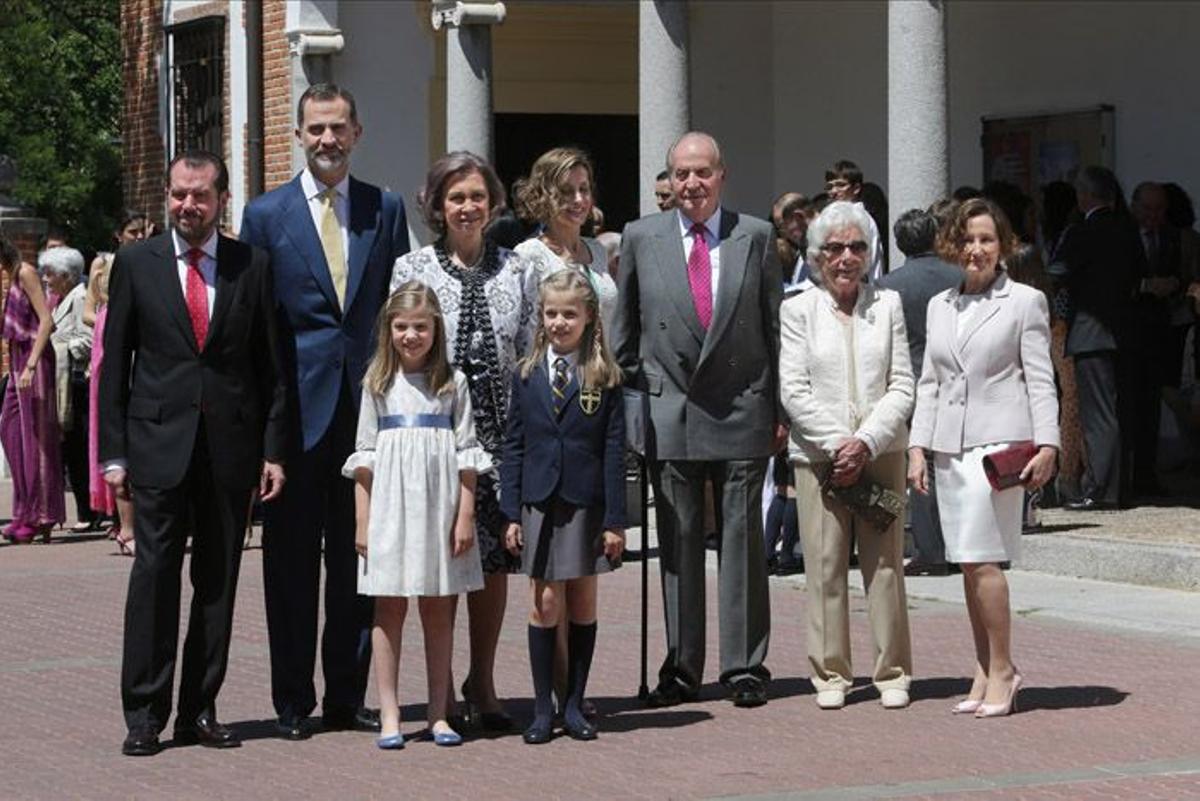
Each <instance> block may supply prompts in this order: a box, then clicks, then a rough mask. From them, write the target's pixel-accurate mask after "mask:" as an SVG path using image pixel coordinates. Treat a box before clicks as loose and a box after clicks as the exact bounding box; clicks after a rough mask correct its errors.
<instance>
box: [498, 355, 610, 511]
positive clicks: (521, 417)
mask: <svg viewBox="0 0 1200 801" xmlns="http://www.w3.org/2000/svg"><path fill="white" fill-rule="evenodd" d="M579 384H580V381H579V371H576V374H575V376H574V377H573V378H572V380H571V383H570V384H569V385H568V386H567V393H566V395H567V396H566V400H565V402H564V403H565V405H564V406H563V410H562V414H561V415H560V416H558V417H557V418H556V417H555V415H554V405H553V403H552V401H551V395H550V377H549V374H548V372H547V369H546V364H545V358H542V359H541V360H539V364H538V365H537V366H536V367H534V369H533V370H532V371H531V372H530V374H529V377H528V378H523V377H522V376H521V372H520V371H519V370H518V371H517V372H516V373H515V374H514V375H513V387H512V398H511V400H510V402H509V407H508V431H507V435H506V436H505V440H504V452H503V460H502V461H501V463H500V482H501V485H500V510H501V512H502V513H503V514H504V516H505V518H506V519H507V520H510V521H512V522H516V523H519V522H520V521H521V505H522V504H536V503H541V502H543V501H545V500H547V499H548V498H550V497H551V496H553V495H557V496H558V497H559V499H561V500H563V501H565V502H566V503H570V504H572V505H574V506H579V507H595V506H602V507H603V508H604V527H605V528H606V529H620V528H624V527H625V411H624V409H625V407H624V402H623V400H622V397H621V388H620V387H619V386H617V387H613V388H611V389H603V390H599V391H598V392H599V396H600V397H599V400H598V402H597V404H596V408H595V411H594V412H592V413H591V414H588V413H587V412H585V411H584V408H583V405H582V404H581V403H580V400H581V398H580V395H581V393H580V385H579ZM584 400H587V399H586V398H585V399H584ZM589 408H591V407H590V404H589Z"/></svg>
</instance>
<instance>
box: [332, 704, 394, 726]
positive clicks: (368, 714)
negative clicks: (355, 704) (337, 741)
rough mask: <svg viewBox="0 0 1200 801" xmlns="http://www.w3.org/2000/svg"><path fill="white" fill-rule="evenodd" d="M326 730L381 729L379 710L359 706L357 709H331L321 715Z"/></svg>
mask: <svg viewBox="0 0 1200 801" xmlns="http://www.w3.org/2000/svg"><path fill="white" fill-rule="evenodd" d="M321 725H322V726H323V727H324V728H325V730H326V731H380V730H381V729H382V725H381V724H380V722H379V712H378V711H377V710H374V709H367V708H366V707H365V706H364V707H359V708H358V709H356V710H349V709H329V710H326V711H325V712H324V713H323V714H322V715H321Z"/></svg>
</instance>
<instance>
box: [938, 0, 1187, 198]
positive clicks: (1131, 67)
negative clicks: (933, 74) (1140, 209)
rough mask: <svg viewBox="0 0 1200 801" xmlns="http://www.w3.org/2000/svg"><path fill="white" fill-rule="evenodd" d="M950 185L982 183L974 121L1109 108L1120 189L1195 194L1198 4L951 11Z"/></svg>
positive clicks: (1056, 4)
mask: <svg viewBox="0 0 1200 801" xmlns="http://www.w3.org/2000/svg"><path fill="white" fill-rule="evenodd" d="M947 25H948V30H947V34H948V36H947V40H948V43H949V51H950V52H949V56H950V58H949V66H948V70H947V71H948V74H949V79H950V80H949V83H950V92H949V96H950V176H951V182H952V184H953V185H958V184H963V183H969V184H976V185H977V184H978V183H979V181H980V180H981V175H982V171H983V159H982V156H981V154H980V147H979V135H980V133H981V131H982V128H981V125H980V122H979V118H980V117H981V116H982V115H989V116H990V115H996V114H1014V115H1017V114H1020V113H1022V112H1030V111H1034V112H1037V111H1047V110H1049V111H1055V110H1071V109H1074V108H1080V107H1083V106H1090V105H1095V104H1098V103H1111V104H1113V105H1114V106H1115V107H1116V129H1117V130H1116V172H1117V175H1118V177H1119V178H1120V179H1121V182H1122V184H1123V185H1124V186H1125V189H1126V191H1127V192H1128V191H1130V190H1132V188H1133V186H1134V185H1135V184H1136V183H1137V182H1139V181H1142V180H1148V179H1149V180H1154V179H1157V180H1175V181H1177V182H1179V183H1180V184H1182V185H1183V186H1184V188H1185V189H1187V190H1188V191H1189V192H1191V193H1192V194H1193V195H1195V194H1196V193H1197V192H1200V151H1198V145H1200V94H1198V93H1197V91H1196V87H1197V86H1198V85H1200V57H1198V56H1197V50H1196V47H1197V38H1196V37H1197V31H1200V3H1189V2H1138V3H1113V2H1074V1H1068V2H1060V1H1058V0H1053V1H1049V0H1043V2H1038V3H1032V2H1011V0H1005V2H995V1H994V0H988V1H986V2H984V1H982V0H974V1H973V2H955V3H951V4H949V10H948V12H947Z"/></svg>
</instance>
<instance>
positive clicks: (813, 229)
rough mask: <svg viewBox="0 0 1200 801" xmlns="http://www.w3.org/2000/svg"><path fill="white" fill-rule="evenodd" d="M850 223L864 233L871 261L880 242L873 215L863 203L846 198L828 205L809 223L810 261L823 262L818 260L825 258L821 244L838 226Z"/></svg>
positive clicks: (808, 255)
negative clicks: (877, 237)
mask: <svg viewBox="0 0 1200 801" xmlns="http://www.w3.org/2000/svg"><path fill="white" fill-rule="evenodd" d="M850 225H853V226H854V227H856V228H858V230H859V233H861V234H862V238H863V241H865V242H866V243H867V256H866V261H868V262H869V261H870V259H871V254H873V253H874V252H875V248H876V247H878V243H877V242H876V241H875V227H874V226H873V225H872V224H871V216H870V215H869V214H867V210H866V209H865V208H863V205H862V204H861V203H848V202H846V201H845V200H837V201H834V202H833V203H830V204H829V205H828V206H826V207H825V208H824V209H823V210H822V211H821V213H820V214H818V215H817V219H815V220H813V221H812V222H811V223H809V225H808V253H807V254H806V255H807V257H808V263H809V264H820V263H823V261H818V259H822V260H823V257H824V254H823V253H822V252H821V246H822V245H824V244H825V240H826V239H828V238H829V235H830V234H831V233H833V232H834V231H836V230H837V229H838V228H845V227H847V226H850ZM868 266H869V265H868ZM814 275H815V273H814Z"/></svg>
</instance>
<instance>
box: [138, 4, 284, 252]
mask: <svg viewBox="0 0 1200 801" xmlns="http://www.w3.org/2000/svg"><path fill="white" fill-rule="evenodd" d="M253 1H254V2H256V3H257V5H258V8H260V9H261V21H262V34H261V48H253V47H248V46H247V43H246V41H245V38H246V37H248V36H250V35H252V34H251V32H250V31H248V30H247V27H246V26H247V10H248V2H225V1H224V0H222V1H221V2H187V1H186V0H185V1H184V2H180V0H125V2H123V3H122V4H121V39H122V46H123V59H124V64H123V82H124V90H125V91H124V105H123V108H122V150H123V157H124V163H125V169H124V179H123V190H124V197H125V204H126V205H127V206H129V207H131V208H135V209H141V210H145V211H146V212H148V213H149V214H150V216H151V217H152V218H153V219H154V220H155V221H156V222H158V223H159V224H162V223H163V222H164V216H165V203H164V198H163V186H164V184H165V178H166V165H167V163H168V161H169V160H170V158H171V156H172V155H174V153H176V152H178V151H179V150H180V149H182V148H184V147H195V146H200V147H206V148H207V149H215V147H216V146H217V144H216V143H218V142H219V148H220V154H221V156H222V157H223V158H224V159H225V161H226V163H227V164H228V165H229V169H230V179H231V181H230V191H231V193H232V195H233V202H232V203H231V204H230V206H229V207H227V209H226V215H225V219H224V221H223V222H224V226H225V228H226V229H227V230H228V231H230V232H234V229H235V228H236V225H237V224H238V222H239V218H240V216H241V214H240V210H241V208H242V207H243V206H244V204H245V203H246V202H248V201H249V200H250V198H251V194H252V192H253V191H254V182H253V181H252V179H251V176H252V173H253V171H255V170H259V169H260V170H261V171H262V172H261V174H262V183H261V186H262V187H263V190H264V191H266V190H270V189H273V188H275V187H276V186H279V185H280V184H282V183H285V182H286V181H287V180H288V179H290V178H291V177H292V174H293V168H292V142H293V134H292V131H293V127H294V121H293V118H292V114H293V112H292V105H293V104H292V96H291V95H292V93H291V64H290V55H289V50H288V38H287V32H286V20H287V2H286V0H261V2H260V1H259V0H253ZM205 36H219V38H220V41H219V42H210V43H209V50H204V49H202V48H203V46H204V38H203V37H205ZM197 42H199V44H200V47H201V49H199V50H197ZM256 50H257V51H258V52H260V53H261V69H260V70H259V74H260V75H261V76H262V98H263V102H262V120H261V129H262V148H261V152H262V154H263V155H262V163H261V166H259V165H256V164H255V161H254V155H253V154H254V148H252V147H251V144H252V143H251V137H252V135H253V130H252V128H253V127H254V125H253V123H254V121H252V120H248V119H245V115H246V113H248V112H247V111H246V109H247V107H248V105H249V104H248V103H246V102H244V99H245V97H246V94H247V93H249V92H250V91H253V88H252V87H250V86H249V85H248V79H247V75H248V74H253V73H248V67H249V65H248V63H247V59H248V58H253V57H254V53H255V51H256ZM218 60H219V69H217V65H218ZM218 90H219V91H218ZM235 98H238V99H239V100H241V101H242V102H238V103H237V106H236V107H235V105H234V104H235ZM218 106H219V109H220V113H219V117H218V116H217V115H216V112H215V109H216V108H217V107H218ZM217 119H219V124H215V123H214V120H217Z"/></svg>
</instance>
